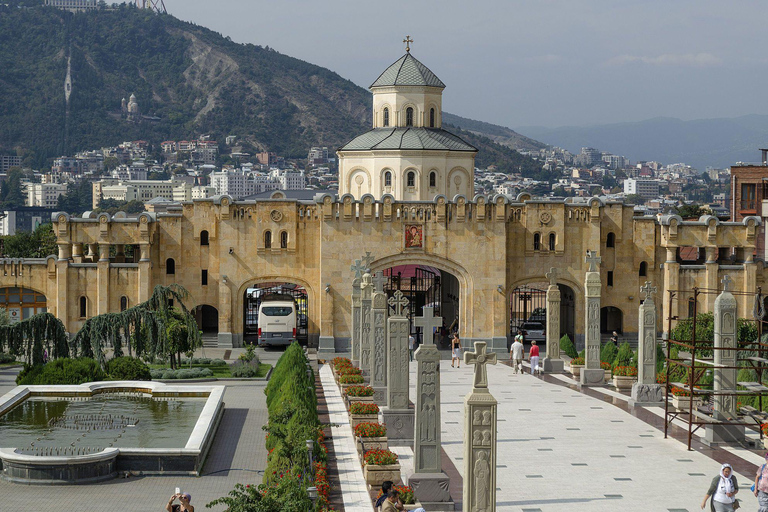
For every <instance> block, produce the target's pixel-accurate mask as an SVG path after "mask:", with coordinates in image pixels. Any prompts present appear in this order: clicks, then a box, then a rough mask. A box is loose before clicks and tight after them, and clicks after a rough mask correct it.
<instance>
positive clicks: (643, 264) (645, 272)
mask: <svg viewBox="0 0 768 512" xmlns="http://www.w3.org/2000/svg"><path fill="white" fill-rule="evenodd" d="M638 274H639V276H640V277H647V276H648V264H647V263H646V262H644V261H641V262H640V272H638Z"/></svg>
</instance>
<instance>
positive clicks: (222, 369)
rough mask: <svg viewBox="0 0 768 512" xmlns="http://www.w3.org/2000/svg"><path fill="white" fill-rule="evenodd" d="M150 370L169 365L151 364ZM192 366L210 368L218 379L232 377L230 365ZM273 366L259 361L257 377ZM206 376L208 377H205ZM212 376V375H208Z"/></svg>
mask: <svg viewBox="0 0 768 512" xmlns="http://www.w3.org/2000/svg"><path fill="white" fill-rule="evenodd" d="M148 366H149V368H150V370H157V369H164V368H168V367H169V366H168V365H165V364H150V365H148ZM183 368H189V365H188V364H184V365H182V366H181V367H180V368H179V369H183ZM192 368H209V369H210V370H211V371H212V372H213V376H214V377H216V378H217V379H230V378H232V372H231V371H230V366H229V365H226V366H209V365H206V364H193V365H192ZM270 368H272V365H271V364H268V363H259V373H257V374H256V377H257V378H259V377H262V378H263V377H266V376H267V372H269V369H270ZM203 378H206V377H203ZM207 378H210V377H207Z"/></svg>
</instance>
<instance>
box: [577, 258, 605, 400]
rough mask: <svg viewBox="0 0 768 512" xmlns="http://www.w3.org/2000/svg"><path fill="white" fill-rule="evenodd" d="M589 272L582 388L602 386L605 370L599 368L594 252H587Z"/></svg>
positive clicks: (597, 269)
mask: <svg viewBox="0 0 768 512" xmlns="http://www.w3.org/2000/svg"><path fill="white" fill-rule="evenodd" d="M585 261H586V262H587V263H588V264H589V270H587V272H586V277H585V279H584V298H585V301H584V302H585V305H586V307H585V308H584V311H585V313H584V315H585V319H584V347H585V349H586V350H585V353H586V358H585V366H584V368H582V369H581V385H582V386H602V385H603V383H604V378H605V370H603V369H602V368H600V296H601V282H600V267H599V265H600V261H601V258H600V257H599V256H597V253H596V252H595V251H587V257H586V258H585Z"/></svg>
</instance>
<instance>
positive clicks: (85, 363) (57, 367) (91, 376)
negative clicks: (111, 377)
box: [16, 357, 104, 386]
mask: <svg viewBox="0 0 768 512" xmlns="http://www.w3.org/2000/svg"><path fill="white" fill-rule="evenodd" d="M100 380H104V372H103V371H101V368H100V367H99V363H97V362H96V361H95V360H94V359H90V358H87V357H81V358H78V359H70V358H68V357H65V358H61V359H55V360H53V361H51V362H50V363H48V364H45V365H38V366H34V367H30V366H26V365H25V367H24V369H23V370H22V371H21V373H19V375H18V376H17V377H16V384H18V385H28V386H31V385H46V384H82V383H84V382H96V381H100Z"/></svg>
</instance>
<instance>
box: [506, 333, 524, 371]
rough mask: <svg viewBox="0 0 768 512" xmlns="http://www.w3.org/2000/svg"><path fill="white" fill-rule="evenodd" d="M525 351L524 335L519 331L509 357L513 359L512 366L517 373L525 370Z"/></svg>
mask: <svg viewBox="0 0 768 512" xmlns="http://www.w3.org/2000/svg"><path fill="white" fill-rule="evenodd" d="M523 351H524V348H523V335H522V334H520V332H518V333H517V336H515V341H514V342H513V343H512V346H511V347H510V348H509V358H510V359H511V360H512V368H514V370H515V373H517V372H518V371H520V372H522V371H523Z"/></svg>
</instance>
